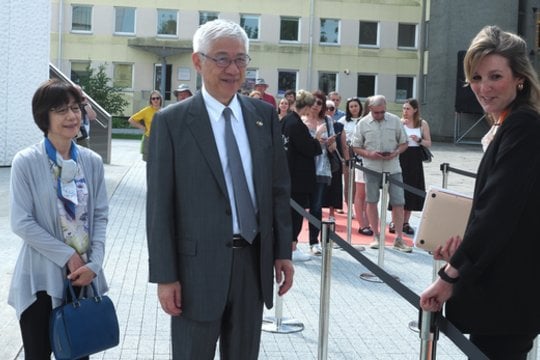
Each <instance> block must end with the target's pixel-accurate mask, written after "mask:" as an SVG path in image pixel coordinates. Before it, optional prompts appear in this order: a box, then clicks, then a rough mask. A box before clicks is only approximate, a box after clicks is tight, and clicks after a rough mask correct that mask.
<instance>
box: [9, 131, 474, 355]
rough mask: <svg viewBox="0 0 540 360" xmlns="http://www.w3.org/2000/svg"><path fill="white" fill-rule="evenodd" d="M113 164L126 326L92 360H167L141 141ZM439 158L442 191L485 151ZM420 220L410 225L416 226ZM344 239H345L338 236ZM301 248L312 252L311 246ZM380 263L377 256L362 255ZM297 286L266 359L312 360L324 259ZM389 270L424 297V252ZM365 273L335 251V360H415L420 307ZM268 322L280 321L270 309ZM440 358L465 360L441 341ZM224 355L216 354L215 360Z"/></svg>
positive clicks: (437, 150) (12, 334) (113, 274)
mask: <svg viewBox="0 0 540 360" xmlns="http://www.w3.org/2000/svg"><path fill="white" fill-rule="evenodd" d="M112 144H113V145H112V146H113V149H112V161H111V164H110V165H106V166H105V167H106V169H105V174H106V175H105V176H106V180H107V189H108V191H109V197H110V216H109V228H108V240H107V251H106V259H105V263H104V271H105V273H106V277H107V279H108V281H109V284H110V288H111V290H110V292H109V296H110V297H111V298H112V299H113V301H114V302H115V306H116V308H117V312H118V318H119V321H120V331H121V340H120V345H119V346H118V347H116V348H114V349H110V350H108V351H105V352H103V353H100V354H97V355H95V356H92V357H91V358H92V359H104V360H105V359H106V360H108V359H111V360H112V359H170V358H171V356H170V333H169V319H168V317H167V316H166V315H165V314H164V313H163V312H162V311H161V309H160V306H159V303H158V301H157V296H156V286H155V284H149V283H148V281H147V279H148V269H147V262H148V260H147V250H146V238H145V193H146V184H145V171H146V170H145V163H144V162H143V161H142V160H140V154H139V152H138V149H139V142H138V141H133V140H116V139H115V140H113V142H112ZM433 153H434V155H435V158H434V160H433V162H432V163H430V164H425V172H426V183H427V184H434V185H438V186H440V185H441V183H442V177H441V172H440V170H439V165H440V163H443V162H448V163H450V165H451V166H452V167H455V168H459V169H462V170H467V171H472V172H475V171H476V167H477V166H478V162H479V159H480V157H481V150H480V147H479V146H470V145H459V146H456V145H453V144H434V146H433ZM9 170H10V169H9V168H0V231H1V234H2V237H1V239H0V256H1V258H2V261H1V262H0V319H1V321H0V358H1V359H22V358H23V357H22V356H21V354H20V348H21V340H20V333H19V328H18V324H17V321H16V318H15V314H14V312H13V310H12V309H11V307H9V306H8V305H7V303H6V299H7V291H8V288H9V282H10V276H11V271H12V269H13V267H14V264H15V261H16V257H17V253H18V248H19V246H20V239H18V238H17V237H16V236H15V235H13V234H12V233H11V231H10V229H9V223H8V206H7V199H8V191H9V190H8V183H9ZM472 186H473V180H472V179H468V178H465V177H463V176H461V175H457V174H451V176H450V178H449V181H448V187H449V188H450V189H453V190H456V191H461V192H464V193H469V194H471V193H472ZM418 219H419V214H414V215H413V217H412V220H411V223H412V225H413V227H415V226H416V225H417V223H418ZM339 235H340V236H342V237H343V238H345V234H339ZM300 247H301V248H302V249H303V250H305V251H308V247H307V244H306V242H305V241H304V242H303V243H301V244H300ZM364 254H365V255H366V256H368V257H369V258H370V259H371V260H372V261H374V262H377V257H378V252H377V251H376V250H371V249H368V250H366V251H365V252H364ZM295 267H296V274H295V285H294V287H293V289H292V290H291V291H290V293H289V294H287V295H286V296H285V297H284V303H283V315H284V316H285V317H288V318H294V319H297V320H298V321H300V322H302V323H303V324H304V327H305V328H304V330H303V331H301V332H297V333H292V334H276V333H269V332H263V335H262V342H261V350H260V359H276V360H277V359H302V360H304V359H316V358H317V351H318V347H317V341H318V321H319V292H320V278H321V258H320V257H314V258H313V259H312V260H311V261H308V262H304V263H296V264H295ZM384 268H385V269H386V270H387V271H388V272H390V273H392V274H396V275H398V276H399V278H400V280H401V282H402V283H403V284H404V285H405V286H407V287H409V288H410V289H411V290H413V291H414V292H415V293H417V294H419V293H420V292H421V291H422V290H423V289H424V288H425V287H426V286H427V285H428V284H429V283H430V282H431V278H432V260H431V257H430V256H429V255H428V254H427V253H425V252H423V251H420V250H416V249H415V251H414V252H413V253H412V254H403V253H400V252H396V251H393V250H391V249H386V250H385V262H384ZM364 272H366V269H365V268H364V267H363V266H361V265H360V264H358V263H357V262H356V261H355V260H354V259H353V258H352V257H351V256H349V255H348V254H347V253H345V252H344V251H341V250H334V251H333V265H332V284H331V300H330V323H329V345H328V358H329V359H385V360H386V359H400V360H401V359H418V358H419V351H420V340H419V337H418V334H417V333H415V332H413V331H411V330H409V328H408V324H409V322H410V321H412V320H416V319H417V318H418V313H417V311H416V309H415V308H414V307H413V306H411V305H410V304H409V303H407V302H406V301H404V300H403V299H401V298H400V297H399V296H398V295H397V294H396V293H395V292H393V291H392V290H391V289H390V288H388V287H387V286H386V285H384V284H380V283H373V282H369V281H365V280H362V279H360V278H359V274H361V273H364ZM265 315H267V316H272V315H274V310H270V311H266V312H265ZM437 355H438V356H437V358H438V359H466V356H464V355H463V354H461V352H460V351H459V349H457V348H456V347H455V346H454V345H453V344H452V343H451V342H450V341H449V340H448V339H446V338H445V337H444V335H441V339H440V341H439V344H438V348H437ZM218 358H219V356H216V359H218Z"/></svg>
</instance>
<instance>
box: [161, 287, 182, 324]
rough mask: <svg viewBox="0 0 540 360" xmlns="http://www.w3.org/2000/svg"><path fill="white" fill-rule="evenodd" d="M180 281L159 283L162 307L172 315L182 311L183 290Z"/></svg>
mask: <svg viewBox="0 0 540 360" xmlns="http://www.w3.org/2000/svg"><path fill="white" fill-rule="evenodd" d="M181 289H182V288H181V286H180V282H179V281H176V282H173V283H168V284H158V298H159V302H160V304H161V308H162V309H163V311H165V312H166V313H167V314H169V315H171V316H178V315H180V314H181V313H182V297H181V295H182V290H181Z"/></svg>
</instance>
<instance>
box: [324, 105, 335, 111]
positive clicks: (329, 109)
mask: <svg viewBox="0 0 540 360" xmlns="http://www.w3.org/2000/svg"><path fill="white" fill-rule="evenodd" d="M326 109H327V110H328V111H334V110H336V108H335V107H333V106H328V107H327V108H326Z"/></svg>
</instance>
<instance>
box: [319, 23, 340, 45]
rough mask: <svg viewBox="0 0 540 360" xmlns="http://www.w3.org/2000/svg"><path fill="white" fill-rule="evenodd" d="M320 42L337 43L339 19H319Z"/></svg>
mask: <svg viewBox="0 0 540 360" xmlns="http://www.w3.org/2000/svg"><path fill="white" fill-rule="evenodd" d="M319 42H320V43H321V44H339V20H336V19H321V36H320V38H319Z"/></svg>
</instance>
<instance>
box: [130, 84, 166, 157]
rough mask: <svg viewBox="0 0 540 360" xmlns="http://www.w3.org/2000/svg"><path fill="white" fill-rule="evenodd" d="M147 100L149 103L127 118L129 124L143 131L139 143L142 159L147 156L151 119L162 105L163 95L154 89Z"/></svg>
mask: <svg viewBox="0 0 540 360" xmlns="http://www.w3.org/2000/svg"><path fill="white" fill-rule="evenodd" d="M148 102H149V104H150V105H148V106H146V107H144V108H142V109H141V110H139V112H137V113H136V114H134V115H132V116H131V117H130V118H129V119H128V121H129V123H130V125H131V126H133V127H136V128H137V129H141V130H142V131H144V134H143V137H142V143H141V153H142V159H143V160H144V161H146V159H147V158H148V139H149V138H150V127H151V125H152V119H153V118H154V114H155V113H156V112H157V111H158V110H159V109H160V108H161V106H162V105H163V97H162V96H161V93H160V92H159V91H157V90H154V91H152V92H151V93H150V100H148Z"/></svg>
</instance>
